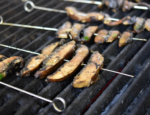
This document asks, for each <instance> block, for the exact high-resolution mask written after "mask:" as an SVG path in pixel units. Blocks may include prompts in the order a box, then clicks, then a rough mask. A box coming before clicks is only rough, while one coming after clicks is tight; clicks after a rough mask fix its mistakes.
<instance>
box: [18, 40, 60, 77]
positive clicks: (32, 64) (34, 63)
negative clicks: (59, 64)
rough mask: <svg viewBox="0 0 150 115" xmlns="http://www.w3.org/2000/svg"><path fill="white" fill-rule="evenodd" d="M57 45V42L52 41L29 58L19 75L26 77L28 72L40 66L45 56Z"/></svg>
mask: <svg viewBox="0 0 150 115" xmlns="http://www.w3.org/2000/svg"><path fill="white" fill-rule="evenodd" d="M58 45H59V42H56V43H52V44H51V45H49V46H47V47H45V48H44V49H43V50H42V52H41V54H40V55H38V56H35V57H32V58H30V59H29V60H28V61H27V63H26V64H25V67H24V68H23V69H22V70H21V72H20V74H19V76H20V77H27V76H29V75H30V73H33V72H34V71H35V70H37V69H38V68H39V67H40V66H41V64H42V62H43V61H44V59H45V58H47V56H49V55H50V54H51V53H52V52H53V51H54V49H55V48H56V47H58Z"/></svg>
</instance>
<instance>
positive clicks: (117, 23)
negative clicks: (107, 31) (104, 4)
mask: <svg viewBox="0 0 150 115" xmlns="http://www.w3.org/2000/svg"><path fill="white" fill-rule="evenodd" d="M124 19H125V18H123V19H120V20H118V21H112V20H110V19H109V18H105V19H104V24H106V25H108V26H117V25H120V24H122V23H123V21H124Z"/></svg>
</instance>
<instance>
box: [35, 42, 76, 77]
mask: <svg viewBox="0 0 150 115" xmlns="http://www.w3.org/2000/svg"><path fill="white" fill-rule="evenodd" d="M75 47H76V43H75V41H70V42H68V43H66V44H64V45H62V46H60V47H59V48H57V49H55V50H54V52H53V53H52V54H51V55H50V56H49V57H47V58H46V59H45V60H44V61H43V67H42V68H41V69H40V70H39V71H37V72H36V73H35V77H36V78H45V77H47V75H49V74H51V73H52V72H54V71H55V70H56V69H57V68H58V67H59V66H60V65H61V64H62V63H63V62H64V59H68V58H70V57H71V56H72V54H73V52H74V50H75Z"/></svg>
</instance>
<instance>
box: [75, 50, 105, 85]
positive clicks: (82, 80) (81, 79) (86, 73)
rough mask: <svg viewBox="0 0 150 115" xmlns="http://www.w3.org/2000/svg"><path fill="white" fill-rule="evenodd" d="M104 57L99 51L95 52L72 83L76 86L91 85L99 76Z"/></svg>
mask: <svg viewBox="0 0 150 115" xmlns="http://www.w3.org/2000/svg"><path fill="white" fill-rule="evenodd" d="M103 63H104V57H103V56H102V55H101V54H100V53H99V52H97V51H96V52H94V53H93V54H92V56H91V58H90V60H89V62H88V64H87V65H86V66H85V67H84V68H83V69H82V70H81V71H80V73H78V74H77V75H76V77H75V78H74V81H73V83H72V85H73V87H74V88H83V87H89V86H90V85H91V84H93V83H94V82H95V81H96V80H97V78H98V73H99V71H100V70H101V68H102V67H103Z"/></svg>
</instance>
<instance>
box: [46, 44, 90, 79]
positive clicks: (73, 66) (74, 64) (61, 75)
mask: <svg viewBox="0 0 150 115" xmlns="http://www.w3.org/2000/svg"><path fill="white" fill-rule="evenodd" d="M88 54H89V50H88V48H87V47H86V46H85V45H81V46H80V47H79V48H78V49H77V51H76V55H75V56H74V57H73V58H72V59H71V60H70V61H69V62H66V63H65V64H64V65H62V66H61V67H60V68H59V69H58V70H57V71H56V72H55V73H54V74H53V75H50V76H48V77H47V81H48V82H58V81H63V80H64V79H66V78H68V77H70V76H71V75H73V73H75V72H76V70H77V69H78V67H79V66H80V65H81V64H82V62H83V61H84V59H85V58H86V57H87V56H88Z"/></svg>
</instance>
